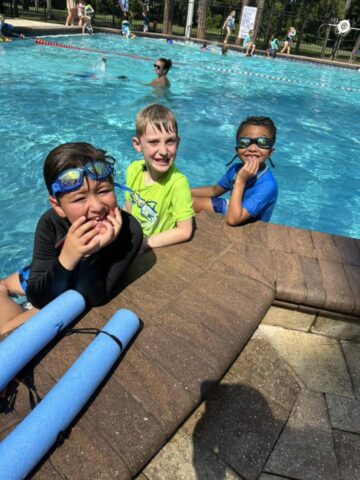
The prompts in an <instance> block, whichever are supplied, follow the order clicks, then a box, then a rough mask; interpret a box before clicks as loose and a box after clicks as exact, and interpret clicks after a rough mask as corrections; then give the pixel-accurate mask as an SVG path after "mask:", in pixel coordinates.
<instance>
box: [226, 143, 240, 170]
mask: <svg viewBox="0 0 360 480" xmlns="http://www.w3.org/2000/svg"><path fill="white" fill-rule="evenodd" d="M235 148H237V147H235ZM236 158H237V154H236V155H234V157H233V158H232V159H231V160H230V162H228V163H227V164H226V165H225V167H228V166H229V165H231V164H232V163H233V161H234V160H235V159H236Z"/></svg>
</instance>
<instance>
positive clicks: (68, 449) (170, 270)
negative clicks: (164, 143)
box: [0, 213, 360, 480]
mask: <svg viewBox="0 0 360 480" xmlns="http://www.w3.org/2000/svg"><path fill="white" fill-rule="evenodd" d="M119 308H129V309H131V310H133V311H134V312H135V313H137V314H138V315H139V317H140V318H141V320H142V322H143V328H142V330H141V331H140V332H139V334H138V335H137V337H136V339H135V341H134V342H133V344H132V345H131V346H130V348H129V349H128V351H127V352H126V354H125V355H124V356H123V358H122V359H121V361H120V363H119V364H117V366H116V367H115V368H114V369H113V371H112V372H111V375H109V377H108V379H107V381H106V382H104V383H103V385H102V386H101V388H100V389H99V390H98V391H97V393H96V395H94V397H93V398H92V399H91V401H90V402H89V403H88V405H87V406H86V408H85V409H84V410H83V412H82V414H81V415H80V416H79V417H78V418H77V419H76V421H75V422H74V424H73V425H72V428H71V430H69V432H68V436H67V438H66V439H65V440H64V442H63V444H62V445H61V446H58V447H57V448H54V449H53V450H52V451H51V452H50V454H49V455H48V456H47V457H46V458H45V459H44V461H43V462H42V464H41V465H39V466H38V468H37V469H36V471H34V472H33V474H32V478H36V479H46V480H47V479H115V478H116V479H129V478H132V477H135V476H138V479H139V480H146V479H149V480H155V479H185V480H187V479H225V478H226V479H246V480H252V479H254V480H255V479H259V480H278V479H297V480H308V479H320V480H358V479H359V478H360V322H359V320H360V240H356V239H351V238H345V237H340V236H335V235H326V234H322V233H319V232H313V231H309V230H301V229H296V228H290V227H284V226H280V225H273V224H265V223H262V222H259V223H255V224H251V225H247V226H244V227H240V228H233V227H228V226H226V225H225V224H224V222H223V219H222V218H221V217H220V216H217V215H210V214H204V213H203V214H200V215H198V216H197V229H196V232H195V235H194V238H193V240H192V241H191V242H189V243H187V244H183V245H177V246H173V247H167V248H162V249H158V250H156V251H154V252H149V253H148V254H146V255H144V256H142V257H138V258H137V260H136V261H135V262H134V264H133V266H132V267H131V269H130V271H129V275H128V278H127V286H125V288H124V290H123V291H122V292H121V294H120V295H119V296H118V297H117V298H115V299H114V300H113V301H112V302H110V303H109V304H107V305H106V306H104V307H101V308H95V309H93V310H92V311H91V312H89V313H88V314H87V315H86V316H84V317H83V318H82V319H81V320H80V321H78V322H77V324H76V326H77V327H79V328H81V327H97V328H101V327H102V326H103V325H104V324H105V323H106V322H107V320H108V319H109V317H110V316H111V315H112V314H113V313H114V312H115V311H116V310H117V309H119ZM91 340H92V338H91V337H89V336H87V335H76V334H75V335H71V336H63V337H61V338H59V339H58V341H56V342H54V344H53V345H51V347H49V348H47V349H46V351H44V352H42V354H41V355H40V356H39V357H38V358H37V359H36V362H35V363H34V365H33V366H32V367H33V368H31V369H29V372H30V373H31V372H33V375H34V385H35V387H36V390H37V392H38V394H39V395H40V396H41V397H43V396H44V395H46V393H47V392H48V391H49V389H50V388H51V387H52V386H53V385H54V384H55V383H56V382H57V381H58V380H59V378H61V376H62V375H63V374H64V373H65V372H66V370H67V369H68V368H69V367H70V366H71V365H72V364H73V362H74V361H75V360H76V358H77V357H78V356H79V354H80V353H81V352H82V351H83V350H84V348H85V347H86V346H87V345H88V344H89V342H90V341H91ZM99 361H101V359H99ZM27 378H29V375H28V377H27ZM29 411H30V402H29V391H28V389H27V388H26V387H25V385H24V384H22V383H21V384H20V385H19V387H18V390H17V397H16V402H15V408H14V409H12V410H10V411H9V412H7V413H1V414H0V438H3V437H5V436H6V435H7V434H8V433H9V431H11V429H12V428H13V427H14V426H15V425H16V424H17V423H19V422H20V421H21V419H22V418H24V416H25V415H26V414H27V413H28V412H29ZM180 427H181V428H180ZM0 478H1V472H0Z"/></svg>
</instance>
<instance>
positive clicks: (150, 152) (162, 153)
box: [133, 123, 180, 181]
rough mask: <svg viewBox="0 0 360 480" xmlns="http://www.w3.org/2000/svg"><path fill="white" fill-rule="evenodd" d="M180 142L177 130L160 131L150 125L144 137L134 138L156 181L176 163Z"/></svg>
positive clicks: (137, 148)
mask: <svg viewBox="0 0 360 480" xmlns="http://www.w3.org/2000/svg"><path fill="white" fill-rule="evenodd" d="M179 142H180V138H179V137H178V136H177V134H176V132H175V129H169V131H166V130H165V128H162V129H161V130H160V129H158V128H157V127H155V126H154V125H152V124H150V123H149V124H148V125H147V126H146V129H145V133H144V134H143V135H141V136H139V137H133V146H134V148H135V150H136V151H137V152H139V153H140V152H142V154H143V155H144V159H145V163H146V167H147V170H148V172H149V174H150V176H151V178H152V179H153V180H154V181H156V180H157V179H159V178H160V177H161V176H162V175H164V174H165V173H166V172H168V171H169V169H170V167H171V165H172V164H173V163H174V161H175V158H176V151H177V148H178V146H179Z"/></svg>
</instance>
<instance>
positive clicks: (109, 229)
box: [91, 207, 122, 253]
mask: <svg viewBox="0 0 360 480" xmlns="http://www.w3.org/2000/svg"><path fill="white" fill-rule="evenodd" d="M121 226H122V217H121V213H120V209H119V207H116V208H115V210H114V212H113V213H110V214H109V215H108V216H107V217H106V220H104V221H103V227H105V228H102V229H101V231H100V232H99V235H98V236H99V245H98V247H97V248H96V249H95V250H94V251H92V252H91V253H95V252H97V251H98V250H101V249H102V248H104V247H106V246H107V245H109V244H110V243H112V242H113V241H114V240H115V239H116V238H117V237H118V236H119V233H120V230H121Z"/></svg>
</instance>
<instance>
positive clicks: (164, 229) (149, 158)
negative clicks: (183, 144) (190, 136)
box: [125, 104, 194, 253]
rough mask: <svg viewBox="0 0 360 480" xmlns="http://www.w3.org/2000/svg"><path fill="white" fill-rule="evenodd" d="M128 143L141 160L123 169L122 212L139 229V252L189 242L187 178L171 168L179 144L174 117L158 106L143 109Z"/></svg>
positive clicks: (190, 234) (188, 191) (191, 232)
mask: <svg viewBox="0 0 360 480" xmlns="http://www.w3.org/2000/svg"><path fill="white" fill-rule="evenodd" d="M132 141H133V146H134V148H135V150H136V151H137V152H139V153H140V152H141V153H142V154H143V156H144V159H143V160H138V161H135V162H133V163H132V164H131V165H130V166H129V168H128V170H127V178H126V186H127V192H126V197H125V198H126V205H125V209H126V210H127V211H128V212H130V213H132V215H133V216H134V217H135V218H136V219H137V220H138V222H139V223H140V225H141V226H142V229H143V232H144V237H145V238H144V241H143V244H142V247H141V249H140V253H143V252H144V251H146V250H147V249H150V248H156V247H163V246H165V245H173V244H175V243H181V242H186V241H187V240H190V238H191V237H192V234H193V216H194V211H193V208H192V199H191V192H190V187H189V183H188V181H187V178H186V177H185V176H184V175H183V174H182V173H181V172H180V171H179V170H178V169H177V168H176V167H175V165H174V162H175V158H176V152H177V149H178V146H179V142H180V138H179V136H178V125H177V122H176V118H175V116H174V114H173V113H172V112H171V111H170V110H168V109H167V108H166V107H164V106H162V105H157V104H154V105H150V106H148V107H146V108H144V109H143V110H141V111H140V112H139V113H138V115H137V117H136V136H135V137H133V140H132Z"/></svg>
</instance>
